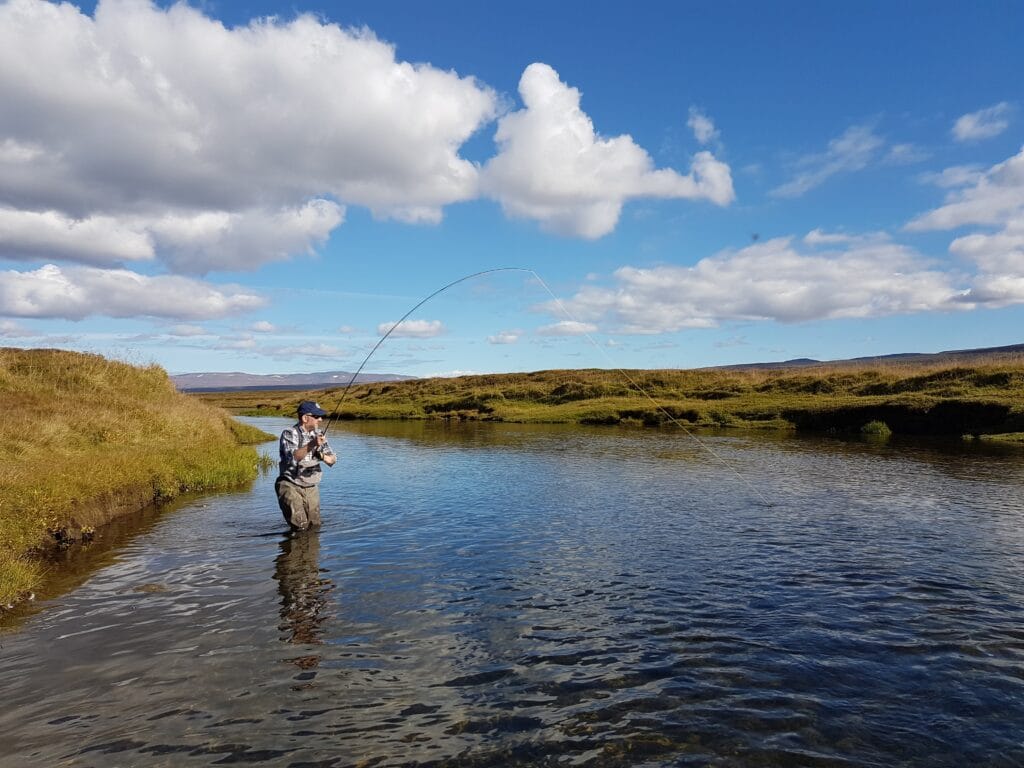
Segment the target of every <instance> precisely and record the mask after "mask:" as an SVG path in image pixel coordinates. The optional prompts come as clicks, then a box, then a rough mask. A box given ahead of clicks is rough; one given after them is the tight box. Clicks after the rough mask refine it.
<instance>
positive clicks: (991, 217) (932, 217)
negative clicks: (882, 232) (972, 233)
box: [907, 148, 1024, 231]
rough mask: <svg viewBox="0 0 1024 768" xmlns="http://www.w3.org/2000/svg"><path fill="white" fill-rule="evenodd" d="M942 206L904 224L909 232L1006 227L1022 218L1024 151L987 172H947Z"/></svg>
mask: <svg viewBox="0 0 1024 768" xmlns="http://www.w3.org/2000/svg"><path fill="white" fill-rule="evenodd" d="M950 171H951V172H949V173H948V176H947V175H942V176H940V177H939V178H940V179H944V180H945V181H946V183H945V186H947V187H949V188H950V191H949V192H948V193H947V196H946V200H945V203H944V204H943V205H941V206H939V207H938V208H935V209H934V210H931V211H928V212H927V213H924V214H922V215H920V216H918V217H916V218H915V219H914V220H913V221H911V222H910V223H909V224H907V229H909V230H911V231H927V230H943V229H956V228H958V227H964V226H969V225H1005V224H1007V223H1008V222H1010V221H1011V220H1013V219H1016V218H1019V217H1021V216H1022V215H1024V148H1021V151H1020V152H1018V153H1017V154H1016V155H1014V156H1013V157H1011V158H1009V159H1007V160H1004V161H1003V162H1001V163H997V164H996V165H994V166H992V167H991V168H989V169H988V170H987V171H983V172H982V171H965V170H964V169H961V168H957V169H950Z"/></svg>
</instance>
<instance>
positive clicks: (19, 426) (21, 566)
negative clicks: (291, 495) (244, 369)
mask: <svg viewBox="0 0 1024 768" xmlns="http://www.w3.org/2000/svg"><path fill="white" fill-rule="evenodd" d="M269 437H270V436H268V435H266V434H264V433H263V432H261V431H260V430H258V429H254V428H252V427H249V426H247V425H245V424H241V423H239V422H237V421H235V420H234V419H232V418H231V417H230V416H229V415H228V414H226V413H225V412H224V411H223V410H221V409H219V408H217V407H214V406H211V405H207V404H204V403H201V402H198V401H196V400H195V399H193V398H189V397H186V396H184V395H182V394H180V393H178V392H177V391H176V390H175V388H174V385H173V384H172V383H171V381H170V379H169V378H168V376H167V373H166V372H165V371H164V370H163V369H162V368H159V367H157V366H148V367H137V366H132V365H128V364H126V363H120V362H114V361H110V360H107V359H105V358H103V357H100V356H99V355H86V354H80V353H75V352H65V351H61V350H22V349H6V348H0V456H2V459H3V466H4V473H3V476H2V478H0V608H2V607H3V606H5V605H8V604H9V603H11V602H12V601H14V600H16V599H17V598H18V597H19V596H21V595H24V594H25V593H27V592H29V591H31V590H33V589H35V588H36V585H37V584H38V583H39V581H40V579H41V577H42V565H41V563H40V559H39V558H38V555H39V554H40V553H43V552H45V551H46V550H47V549H49V548H52V547H54V546H61V545H66V544H67V543H69V542H72V541H75V540H78V539H81V538H88V537H89V536H90V535H91V533H92V531H93V530H94V529H95V528H96V527H98V526H100V525H102V524H103V523H105V522H107V521H108V520H111V519H113V518H114V517H117V516H118V515H120V514H124V513H126V512H131V511H136V510H138V509H139V508H141V507H142V506H144V505H146V504H149V503H152V502H153V501H159V500H163V499H169V498H172V497H174V496H176V495H178V494H180V493H182V492H185V491H195V490H204V489H211V488H222V487H228V486H231V485H237V484H239V483H242V482H245V481H247V480H251V479H252V478H254V477H255V476H256V473H257V465H258V457H257V454H256V451H255V449H253V448H251V447H247V445H246V444H252V443H256V442H262V441H264V440H266V439H268V438H269Z"/></svg>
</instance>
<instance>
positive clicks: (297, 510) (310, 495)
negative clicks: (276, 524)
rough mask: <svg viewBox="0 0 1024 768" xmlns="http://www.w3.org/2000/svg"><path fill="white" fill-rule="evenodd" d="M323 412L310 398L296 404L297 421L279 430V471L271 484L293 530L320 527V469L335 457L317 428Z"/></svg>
mask: <svg viewBox="0 0 1024 768" xmlns="http://www.w3.org/2000/svg"><path fill="white" fill-rule="evenodd" d="M326 415H327V411H325V410H324V409H323V408H321V407H320V406H319V405H318V404H317V403H314V402H313V401H312V400H303V401H302V402H301V403H299V421H298V423H297V424H296V425H295V426H294V427H288V428H287V429H286V430H284V431H283V432H282V433H281V443H280V445H281V474H280V475H279V476H278V478H277V482H276V483H274V490H275V491H277V503H278V504H280V505H281V512H282V513H283V514H284V519H285V520H287V521H288V525H290V526H291V529H292V530H293V531H304V530H306V529H307V528H319V527H320V478H321V476H322V475H323V471H322V470H321V469H320V462H321V461H322V462H323V463H324V464H326V465H327V466H329V467H333V466H334V464H335V462H336V461H337V460H338V457H337V456H336V455H335V454H334V451H333V450H332V449H331V446H330V445H328V444H327V438H326V437H325V436H324V435H323V434H321V433H320V431H319V430H318V429H317V427H318V425H319V424H320V422H321V421H322V420H323V418H324V417H325V416H326Z"/></svg>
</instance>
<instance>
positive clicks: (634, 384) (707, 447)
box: [320, 267, 772, 507]
mask: <svg viewBox="0 0 1024 768" xmlns="http://www.w3.org/2000/svg"><path fill="white" fill-rule="evenodd" d="M496 272H525V273H527V274H529V275H533V277H534V279H536V280H537V282H538V283H540V284H541V286H542V287H543V288H544V290H545V291H546V292H547V293H548V295H549V296H551V298H552V300H553V301H554V303H555V305H556V306H557V307H558V309H559V310H560V311H561V312H562V314H563V315H565V317H567V318H568V319H569V320H571V321H572V322H574V323H580V321H579V320H577V319H576V317H575V316H574V315H573V314H572V313H571V312H570V311H569V310H568V308H567V307H566V306H565V305H564V304H563V303H562V301H561V299H559V298H558V296H556V295H555V293H554V291H552V290H551V288H549V287H548V284H547V283H546V282H544V279H543V278H542V277H541V276H540V275H538V274H537V273H536V272H535V271H534V270H532V269H529V268H528V267H494V268H492V269H484V270H481V271H480V272H473V273H472V274H469V275H465V276H463V277H460V278H459V279H457V280H452V281H451V282H450V283H448V284H447V285H444V286H442V287H440V288H438V289H437V290H436V291H434V292H433V293H431V294H430V295H429V296H427V297H425V298H423V299H421V300H420V301H419V302H418V303H417V304H416V305H415V306H414V307H413V308H412V309H410V310H409V311H408V312H406V313H405V314H404V315H402V317H401V319H400V320H398V322H396V323H395V324H394V325H392V326H391V327H390V328H389V329H388V331H387V333H385V334H384V335H383V336H381V337H380V339H378V341H377V343H376V344H374V345H373V349H371V350H370V352H369V354H367V355H366V357H365V358H363V362H362V363H360V364H359V367H358V368H357V369H356V372H355V373H353V374H352V378H350V379H349V381H348V384H346V385H345V389H344V391H342V393H341V398H340V399H339V400H338V404H337V405H336V406H335V407H334V410H333V411H331V415H330V416H328V418H327V424H325V425H324V428H323V430H322V432H321V433H320V434H322V435H324V436H326V435H327V430H328V429H329V428H330V426H331V422H333V421H334V420H335V419H336V418H337V415H338V412H339V410H340V409H341V405H342V403H344V402H345V398H346V397H347V396H348V391H349V389H351V388H352V385H353V384H354V383H355V380H356V378H357V377H358V376H359V374H360V373H361V372H362V370H363V368H365V367H366V364H367V363H368V362H369V361H370V358H371V357H373V355H374V353H375V352H376V351H377V350H378V349H380V345H381V344H383V343H384V342H385V340H387V338H388V336H390V335H391V334H392V333H393V332H394V330H395V329H396V328H398V326H400V325H401V324H402V323H403V322H404V321H405V320H406V319H408V317H409V315H411V314H412V313H413V312H415V311H416V310H417V309H419V308H420V307H422V306H423V305H424V304H426V303H427V302H428V301H430V300H431V299H432V298H434V297H435V296H437V295H438V294H441V293H444V292H445V291H447V290H448V289H449V288H451V287H453V286H456V285H458V284H459V283H464V282H466V281H467V280H472V279H473V278H477V277H482V276H483V275H491V274H494V273H496ZM580 325H581V326H582V323H580ZM583 336H585V337H586V338H587V341H589V342H590V343H591V344H593V345H594V347H595V348H596V349H597V350H598V351H599V352H600V353H601V354H602V355H604V358H605V360H607V361H608V363H609V365H610V366H611V368H612V370H614V371H616V372H617V373H618V374H619V375H620V376H622V377H623V378H624V379H625V380H626V381H627V382H628V383H629V385H630V386H631V387H632V388H633V389H635V390H636V391H637V392H639V393H640V394H641V395H643V396H644V397H645V398H647V400H649V401H650V402H651V404H652V405H653V406H654V408H655V409H656V410H657V411H658V412H659V413H661V414H662V415H663V416H664V417H665V418H666V419H667V420H668V421H670V422H671V423H672V424H674V425H676V426H677V427H679V428H680V429H681V430H683V432H685V433H686V434H687V435H688V436H689V437H690V438H691V439H692V440H694V441H695V442H696V443H697V444H698V445H699V446H700V447H701V448H703V449H704V450H705V451H707V452H708V453H709V454H710V455H711V456H713V457H714V458H715V459H716V460H717V461H718V462H719V463H720V464H722V466H724V467H726V468H727V469H728V470H729V471H730V472H732V473H733V474H734V475H736V477H737V478H739V480H740V482H742V483H743V484H744V485H745V486H747V488H748V489H749V490H751V491H752V492H753V493H754V495H755V496H757V497H758V498H759V499H760V500H761V502H762V503H763V504H764V505H765V506H767V507H770V506H772V503H771V502H770V501H769V500H768V499H767V498H766V497H765V495H764V494H763V493H761V491H759V490H758V489H757V488H756V487H755V486H754V485H752V484H751V483H750V482H749V481H748V480H747V479H746V478H745V477H744V476H743V475H742V474H740V472H739V471H738V470H737V469H736V468H735V467H734V466H733V465H732V464H730V463H729V462H728V461H726V460H725V459H724V458H723V457H722V456H720V455H719V454H718V453H716V452H715V451H714V450H713V449H712V448H711V446H710V445H708V444H707V443H705V442H704V441H703V440H701V439H700V438H699V437H697V435H695V434H694V433H693V432H691V431H690V430H689V429H687V427H686V425H685V424H683V423H682V422H681V421H679V419H677V418H676V417H675V416H673V415H672V414H671V413H669V412H668V411H667V410H665V408H664V407H663V406H662V405H661V404H660V403H659V402H658V401H657V400H655V399H654V397H652V396H651V394H650V393H649V392H648V391H647V390H645V389H644V388H643V387H642V386H640V384H638V383H637V382H636V381H635V380H634V379H633V377H632V376H630V375H629V373H628V372H627V371H626V370H624V369H623V368H620V367H619V366H618V365H616V364H615V363H614V362H613V361H612V359H611V357H610V356H609V354H608V352H607V351H606V350H605V349H604V348H603V347H602V346H601V345H600V344H598V343H597V341H596V340H595V339H594V338H593V337H592V336H591V335H590V333H589V332H587V331H585V330H584V331H583Z"/></svg>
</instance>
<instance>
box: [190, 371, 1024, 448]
mask: <svg viewBox="0 0 1024 768" xmlns="http://www.w3.org/2000/svg"><path fill="white" fill-rule="evenodd" d="M631 381H632V382H633V383H635V384H636V386H633V384H631ZM641 390H642V391H641ZM341 395H342V390H341V389H327V390H318V391H315V392H309V391H305V392H281V391H270V392H268V391H262V392H259V391H258V392H219V393H203V394H196V395H194V397H196V398H198V399H202V400H204V401H207V402H210V403H213V404H217V405H220V406H222V407H225V408H228V409H230V410H232V411H234V412H236V413H244V414H250V415H284V416H291V415H292V414H293V413H294V412H295V407H296V405H297V403H298V402H299V401H300V400H303V399H307V398H311V397H312V398H315V399H317V400H318V401H319V402H320V403H321V405H323V406H324V407H325V408H327V409H328V410H336V411H337V414H338V416H339V418H343V419H466V420H484V421H508V422H562V423H573V422H575V423H585V424H637V425H645V426H658V425H663V424H666V423H671V422H673V421H678V422H679V423H680V424H683V425H685V426H698V427H701V426H715V427H742V428H760V429H794V428H801V429H808V430H820V431H827V430H831V431H844V432H850V433H857V432H859V431H860V430H861V429H862V428H863V427H864V426H865V425H866V424H869V423H870V422H883V423H884V424H886V425H887V428H888V429H890V430H891V431H892V432H894V433H897V434H950V435H960V434H965V433H969V434H992V433H1002V432H1014V431H1024V357H1022V356H1016V357H1014V356H1003V357H1001V358H999V359H997V360H988V359H981V360H977V361H969V362H963V361H961V362H959V363H957V364H947V365H942V364H938V365H936V364H912V363H901V364H898V365H897V364H872V365H851V364H843V365H831V366H829V365H822V366H816V367H813V368H799V369H792V368H791V369H776V370H764V369H760V370H727V369H697V370H653V371H652V370H641V371H627V372H625V374H623V373H622V372H619V371H610V370H596V369H588V370H561V371H538V372H535V373H519V374H500V375H486V376H462V377H458V378H444V379H441V378H437V379H415V380H410V381H401V382H389V383H374V384H364V385H359V386H354V387H352V388H351V389H350V390H349V392H348V395H347V397H346V399H345V400H344V402H342V401H341Z"/></svg>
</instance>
